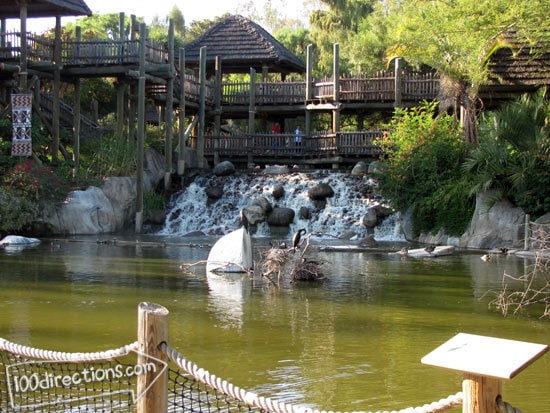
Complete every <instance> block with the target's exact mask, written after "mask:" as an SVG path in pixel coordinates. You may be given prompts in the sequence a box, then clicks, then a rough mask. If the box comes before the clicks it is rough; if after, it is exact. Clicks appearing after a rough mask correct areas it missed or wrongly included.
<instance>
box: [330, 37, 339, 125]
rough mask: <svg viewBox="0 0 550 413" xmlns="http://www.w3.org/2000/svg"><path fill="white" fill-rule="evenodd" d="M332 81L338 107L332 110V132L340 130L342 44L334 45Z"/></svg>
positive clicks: (334, 97)
mask: <svg viewBox="0 0 550 413" xmlns="http://www.w3.org/2000/svg"><path fill="white" fill-rule="evenodd" d="M333 53H334V55H333V61H332V82H333V84H334V90H333V97H332V99H333V101H334V106H335V107H336V109H334V110H333V111H332V133H336V132H338V131H339V130H340V46H339V45H338V43H335V44H334V46H333Z"/></svg>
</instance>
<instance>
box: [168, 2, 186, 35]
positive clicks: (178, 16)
mask: <svg viewBox="0 0 550 413" xmlns="http://www.w3.org/2000/svg"><path fill="white" fill-rule="evenodd" d="M168 18H169V19H172V20H174V33H175V34H176V35H177V36H180V37H181V38H182V39H183V38H185V18H184V17H183V13H182V12H181V10H180V9H179V8H178V6H176V5H174V7H172V10H170V14H169V15H168Z"/></svg>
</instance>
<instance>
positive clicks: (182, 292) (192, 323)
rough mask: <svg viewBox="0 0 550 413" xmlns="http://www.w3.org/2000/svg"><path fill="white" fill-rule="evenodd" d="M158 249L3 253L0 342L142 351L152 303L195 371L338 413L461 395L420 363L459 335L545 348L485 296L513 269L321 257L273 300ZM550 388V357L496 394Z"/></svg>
mask: <svg viewBox="0 0 550 413" xmlns="http://www.w3.org/2000/svg"><path fill="white" fill-rule="evenodd" d="M166 240H167V241H168V245H167V246H166V247H165V248H160V247H151V246H148V245H145V244H143V243H141V244H132V245H120V244H119V245H116V246H115V245H105V244H97V243H95V242H93V240H87V241H86V242H67V243H61V245H60V246H59V247H58V246H51V245H50V244H49V242H44V243H43V244H41V245H40V246H38V247H36V248H32V249H28V250H24V251H18V252H8V251H0V274H1V275H0V337H3V338H5V339H8V340H10V341H14V342H17V343H20V344H24V345H29V346H34V347H39V348H47V349H52V350H59V351H83V352H85V351H102V350H106V349H110V348H115V347H119V346H121V345H124V344H127V343H130V342H132V341H134V340H135V339H136V324H137V305H138V303H139V302H141V301H150V302H154V303H158V304H161V305H163V306H165V307H166V308H168V309H169V310H170V344H171V345H172V347H175V348H176V349H177V350H178V351H179V352H180V353H182V354H183V355H185V356H186V357H187V358H188V359H190V360H191V361H193V362H195V363H197V364H198V365H199V366H201V367H203V368H205V369H207V370H209V371H210V372H211V373H213V374H216V375H217V376H219V377H222V378H224V379H227V380H228V381H230V382H232V383H233V384H235V385H238V386H240V387H243V388H245V389H247V390H250V391H254V392H256V393H259V394H261V395H264V396H269V397H273V398H275V399H278V400H282V401H286V402H290V403H298V404H301V405H304V406H309V407H314V408H319V409H327V410H335V411H337V410H340V411H358V410H361V411H369V410H386V409H387V410H392V409H401V408H405V407H408V406H417V405H422V404H424V403H429V402H432V401H434V400H438V399H440V398H443V397H446V396H447V395H449V394H453V393H456V392H457V391H460V390H461V375H460V374H459V373H455V372H451V371H447V370H442V369H439V368H435V367H431V366H426V365H423V364H421V362H420V359H421V358H422V357H423V356H424V355H426V354H427V353H429V352H430V351H432V350H433V349H435V348H436V347H438V346H439V345H440V344H442V343H443V342H445V341H447V340H448V339H449V338H451V337H453V336H454V335H455V334H457V333H458V332H465V333H471V334H480V335H487V336H494V337H502V338H508V339H515V340H520V341H529V342H535V343H541V344H550V322H548V321H539V320H537V319H536V318H532V319H526V318H517V317H516V318H514V317H511V318H503V317H502V315H500V313H497V312H496V311H495V310H493V309H490V308H488V303H489V301H490V300H491V296H490V295H488V294H487V292H488V291H490V290H494V289H496V288H498V286H499V283H500V280H501V278H502V274H503V273H504V272H505V271H506V272H507V273H509V274H516V275H519V274H522V273H523V271H524V270H525V265H526V264H528V263H525V262H524V260H521V259H517V258H512V257H509V258H501V259H499V260H493V261H491V262H489V263H486V262H483V261H482V260H480V258H479V256H480V254H455V255H453V256H450V257H445V258H438V259H433V260H413V259H408V260H406V261H402V260H400V259H399V258H396V257H395V256H389V255H387V254H383V253H380V254H376V253H341V252H338V253H335V252H324V253H323V252H319V253H318V254H317V255H318V257H319V258H320V259H323V260H326V261H327V262H328V265H327V266H326V267H325V271H326V272H327V274H328V279H327V280H326V281H325V282H323V283H317V284H307V285H293V286H285V287H283V288H280V289H275V288H268V287H267V286H266V285H265V284H264V283H261V282H253V281H251V280H248V279H246V280H243V279H233V280H226V279H220V278H219V277H210V276H208V277H207V275H206V274H205V269H204V265H198V266H195V267H193V273H191V274H185V273H183V272H182V271H181V270H180V269H179V265H180V264H181V263H183V262H185V263H195V262H198V261H201V260H204V259H206V257H207V255H208V251H209V247H208V245H209V243H210V245H211V243H213V242H214V241H213V240H212V239H207V240H205V239H201V240H196V241H197V242H196V243H195V244H194V245H189V246H171V244H170V243H171V242H180V243H182V242H185V243H189V241H188V240H185V241H183V239H179V240H177V239H168V238H167V239H166ZM262 242H263V243H265V241H258V243H257V244H261V243H262ZM200 244H205V245H200ZM502 357H503V358H505V357H506V354H503V355H502ZM549 389H550V356H549V355H548V354H547V355H545V356H543V357H542V358H541V359H539V360H538V361H536V362H535V363H534V364H533V365H532V366H530V367H529V368H527V369H526V370H525V371H523V372H522V373H521V374H519V376H517V377H516V378H514V379H513V380H511V381H509V382H505V383H504V391H503V393H504V399H505V400H507V401H509V402H511V403H512V404H514V405H515V406H517V407H519V408H521V409H522V411H523V412H524V413H528V412H543V411H550V410H549V409H550V408H549V407H548V406H549V405H550V396H549V392H548V390H549ZM453 411H455V412H458V411H461V409H460V408H458V409H454V410H453Z"/></svg>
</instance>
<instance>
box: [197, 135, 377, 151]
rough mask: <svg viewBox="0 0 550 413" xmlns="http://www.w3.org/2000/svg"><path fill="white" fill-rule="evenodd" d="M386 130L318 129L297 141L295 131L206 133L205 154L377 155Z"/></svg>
mask: <svg viewBox="0 0 550 413" xmlns="http://www.w3.org/2000/svg"><path fill="white" fill-rule="evenodd" d="M383 133H384V132H383V131H380V130H374V131H357V132H338V133H328V132H315V133H313V134H310V135H304V136H303V137H302V143H301V144H298V143H296V141H295V135H294V134H293V133H282V134H273V133H255V134H246V133H241V134H222V135H220V136H219V137H216V136H212V135H208V136H206V137H205V152H204V153H205V155H207V156H211V155H213V154H214V152H215V151H217V152H218V154H219V155H220V156H233V157H235V156H247V155H252V156H253V157H255V158H277V157H285V158H301V157H311V158H323V157H329V156H331V157H332V156H345V157H355V156H368V157H378V156H379V155H380V154H381V153H382V152H381V150H380V147H378V146H377V145H375V143H374V141H375V139H377V138H380V137H382V135H383Z"/></svg>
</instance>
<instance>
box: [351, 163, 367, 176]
mask: <svg viewBox="0 0 550 413" xmlns="http://www.w3.org/2000/svg"><path fill="white" fill-rule="evenodd" d="M351 174H352V175H354V176H363V175H366V174H367V164H366V163H365V162H364V161H359V162H357V163H356V164H355V166H354V167H353V169H352V170H351Z"/></svg>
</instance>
